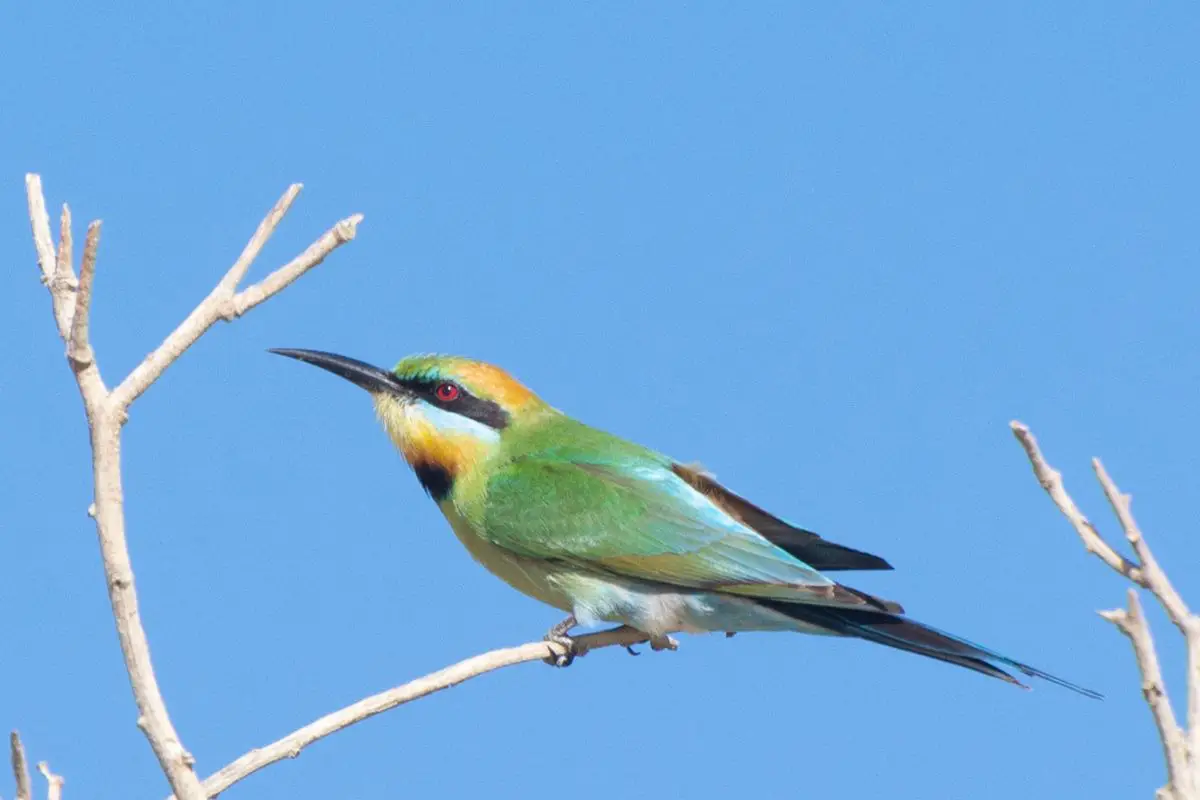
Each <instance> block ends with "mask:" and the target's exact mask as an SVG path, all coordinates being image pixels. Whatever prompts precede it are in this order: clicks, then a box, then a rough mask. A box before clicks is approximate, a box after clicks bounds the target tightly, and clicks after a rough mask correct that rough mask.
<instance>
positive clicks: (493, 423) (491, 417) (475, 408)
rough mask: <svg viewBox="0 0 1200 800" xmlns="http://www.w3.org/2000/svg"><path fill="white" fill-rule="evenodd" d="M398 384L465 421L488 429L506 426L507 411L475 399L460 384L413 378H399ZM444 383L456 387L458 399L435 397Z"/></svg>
mask: <svg viewBox="0 0 1200 800" xmlns="http://www.w3.org/2000/svg"><path fill="white" fill-rule="evenodd" d="M400 383H401V384H402V385H403V386H404V388H406V389H408V390H409V391H410V392H412V393H413V394H415V395H416V396H417V397H420V398H421V399H422V400H424V401H425V402H427V403H429V404H430V405H433V406H437V407H438V408H444V409H446V410H447V411H451V412H453V413H455V414H458V415H460V416H463V417H466V418H467V419H473V420H475V421H476V422H479V423H482V424H483V425H487V426H488V427H489V428H495V429H496V430H503V429H504V428H505V427H507V425H508V412H507V411H505V410H504V409H503V408H501V407H500V406H499V404H497V403H493V402H492V401H491V400H483V399H481V398H479V397H476V396H475V395H473V394H471V393H470V392H468V391H467V390H466V388H465V387H463V385H462V384H460V383H454V382H453V381H444V380H417V379H413V378H407V379H406V378H401V379H400ZM445 383H451V384H453V385H454V386H457V387H458V397H456V398H454V399H453V400H442V399H440V398H439V397H438V396H437V388H438V387H439V386H441V385H442V384H445Z"/></svg>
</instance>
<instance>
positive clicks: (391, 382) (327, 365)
mask: <svg viewBox="0 0 1200 800" xmlns="http://www.w3.org/2000/svg"><path fill="white" fill-rule="evenodd" d="M268 352H271V353H275V354H277V355H281V356H287V357H288V358H294V359H296V360H297V361H303V362H305V363H307V364H312V365H313V366H317V367H320V368H321V369H327V370H329V371H330V372H332V373H333V374H334V375H338V376H340V377H342V378H345V379H346V380H348V381H350V382H351V383H353V384H355V385H356V386H361V387H362V388H364V389H366V390H367V391H368V392H371V393H372V394H375V393H377V392H391V393H393V394H407V390H406V389H405V388H404V386H403V385H402V384H401V383H400V381H398V380H396V376H395V375H393V374H392V373H390V372H388V371H387V370H383V369H380V368H379V367H373V366H371V365H370V364H368V363H366V362H365V361H359V360H358V359H356V358H348V357H347V356H339V355H337V354H336V353H325V352H323V351H321V350H293V349H291V348H287V347H280V348H272V349H271V350H269V351H268Z"/></svg>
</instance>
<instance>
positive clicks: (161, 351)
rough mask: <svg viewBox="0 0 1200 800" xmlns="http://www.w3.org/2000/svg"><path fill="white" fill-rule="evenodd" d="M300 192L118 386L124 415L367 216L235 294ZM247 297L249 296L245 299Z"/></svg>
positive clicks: (287, 196) (116, 398)
mask: <svg viewBox="0 0 1200 800" xmlns="http://www.w3.org/2000/svg"><path fill="white" fill-rule="evenodd" d="M299 191H300V184H293V185H292V187H291V188H290V189H288V191H287V192H285V193H284V195H283V197H282V198H280V200H279V202H278V203H276V204H275V207H274V208H273V209H271V211H270V213H268V214H267V216H266V218H265V219H264V220H263V221H262V223H261V224H260V225H259V226H258V230H256V231H255V232H254V235H253V236H252V237H251V238H250V242H249V243H248V244H247V245H246V249H245V250H243V251H242V255H241V256H239V257H238V260H237V262H236V263H234V265H233V267H232V268H230V270H229V272H227V273H226V274H225V277H224V278H222V279H221V282H220V283H219V284H217V287H216V288H215V289H213V290H212V292H211V293H209V295H208V297H206V298H204V300H203V301H202V302H201V303H200V305H198V306H196V308H195V309H194V310H193V311H192V313H191V314H189V315H188V316H187V319H185V320H184V321H183V322H181V323H180V324H179V327H177V328H176V329H175V330H174V331H172V332H171V333H170V335H169V336H167V338H166V339H164V340H163V343H162V344H160V345H159V346H158V348H157V349H155V350H154V352H152V353H150V355H148V356H146V358H145V359H144V360H143V361H142V363H141V364H138V366H137V367H136V368H135V369H134V370H133V372H131V373H129V375H128V376H127V377H126V378H125V380H123V381H122V382H121V385H120V386H118V387H117V388H116V389H113V392H112V398H111V403H112V406H113V409H114V410H115V411H116V412H117V413H119V414H123V413H124V411H125V409H127V408H128V407H129V404H130V403H132V402H133V401H134V400H136V399H137V398H138V397H140V396H141V395H142V393H143V392H145V391H146V389H148V388H149V387H150V384H152V383H154V381H156V380H158V377H159V376H160V375H162V373H163V372H164V371H165V370H166V368H167V367H169V366H170V365H171V364H172V363H174V361H175V360H176V359H177V358H179V356H181V355H182V354H183V352H184V351H185V350H187V349H188V348H189V347H191V346H192V344H194V343H195V341H196V340H197V339H199V338H200V337H201V336H202V335H203V334H204V332H205V331H207V330H208V329H209V328H210V327H212V325H213V323H215V322H216V321H217V320H219V319H225V320H231V319H234V318H236V317H238V316H240V315H241V314H242V313H245V311H246V310H248V309H250V308H253V307H254V306H256V305H258V304H259V303H261V302H262V301H263V300H266V299H267V298H268V297H271V296H272V295H275V294H276V293H278V292H279V291H281V290H282V289H284V288H286V287H287V286H288V285H289V284H290V283H291V282H292V281H294V280H296V279H297V278H299V277H300V276H301V275H303V274H304V273H305V272H307V271H308V270H310V269H312V268H313V267H315V266H316V265H317V264H320V263H321V262H322V261H324V260H325V257H326V256H328V255H329V254H330V253H332V252H333V251H334V250H336V249H337V248H338V247H340V246H341V245H343V244H345V243H347V242H349V241H350V240H352V239H353V238H354V234H355V230H356V226H357V224H358V223H359V222H360V221H361V220H362V215H361V214H355V215H354V216H352V217H349V218H347V219H344V220H342V221H341V222H339V223H338V224H337V225H335V226H334V227H333V228H332V229H331V230H330V231H328V232H326V233H325V234H324V235H323V236H321V238H319V239H317V241H316V242H314V243H313V244H312V245H310V246H309V247H308V249H306V250H305V251H304V252H303V253H301V254H300V255H299V256H297V257H296V258H295V259H293V260H292V261H291V262H289V263H288V264H287V265H286V266H284V267H281V268H280V269H278V270H276V271H275V272H273V273H272V274H271V275H270V276H268V277H267V278H266V279H265V280H264V281H263V282H262V283H260V284H257V285H255V286H251V287H250V288H248V289H246V291H245V292H242V293H241V294H239V295H235V294H234V290H235V289H236V288H237V286H236V280H240V278H241V277H242V276H243V275H244V274H245V272H246V270H247V269H249V266H250V264H249V262H247V261H246V259H247V258H251V259H253V257H254V256H256V255H258V253H259V251H260V250H261V249H262V246H263V245H264V244H265V243H266V240H267V238H269V237H270V235H271V232H272V231H273V230H274V229H275V226H276V225H277V224H278V223H279V220H280V219H281V218H282V216H283V214H284V213H286V212H287V209H288V207H290V206H291V203H292V200H293V199H294V198H295V194H296V193H297V192H299ZM243 262H245V263H243ZM281 273H282V274H281ZM243 295H246V296H247V297H246V298H245V299H242V297H243Z"/></svg>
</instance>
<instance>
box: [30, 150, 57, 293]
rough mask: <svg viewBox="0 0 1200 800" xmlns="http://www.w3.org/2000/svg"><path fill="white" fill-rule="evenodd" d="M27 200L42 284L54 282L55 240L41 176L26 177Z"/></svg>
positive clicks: (31, 175) (47, 284)
mask: <svg viewBox="0 0 1200 800" xmlns="http://www.w3.org/2000/svg"><path fill="white" fill-rule="evenodd" d="M25 199H26V201H27V202H28V203H29V221H30V223H31V224H32V226H33V246H34V248H35V249H36V250H37V257H38V267H39V268H41V271H42V283H43V284H44V285H46V286H49V285H50V282H51V281H52V280H54V267H55V264H56V261H57V259H56V258H55V255H54V240H53V239H52V238H50V214H49V213H47V212H46V195H45V194H44V193H43V192H42V179H41V176H38V175H34V174H33V173H32V172H30V173H28V174H27V175H26V176H25Z"/></svg>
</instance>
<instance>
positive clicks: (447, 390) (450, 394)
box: [433, 383, 458, 403]
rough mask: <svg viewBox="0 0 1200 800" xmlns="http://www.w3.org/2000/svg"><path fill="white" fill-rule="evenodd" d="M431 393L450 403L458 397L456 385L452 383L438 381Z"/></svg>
mask: <svg viewBox="0 0 1200 800" xmlns="http://www.w3.org/2000/svg"><path fill="white" fill-rule="evenodd" d="M433 393H434V394H436V395H437V399H438V400H441V401H442V402H443V403H450V402H453V401H454V400H457V399H458V387H457V386H455V385H454V384H453V383H439V384H438V387H437V388H436V389H434V390H433Z"/></svg>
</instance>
